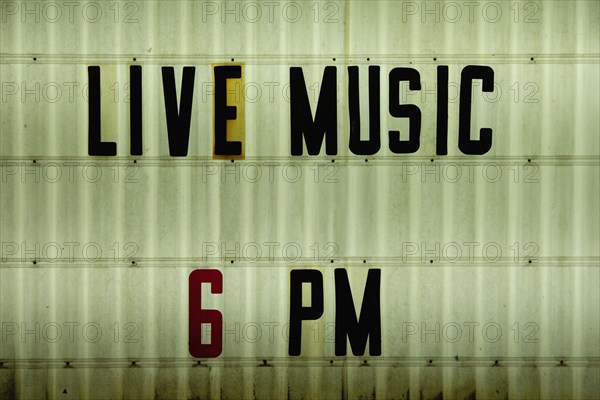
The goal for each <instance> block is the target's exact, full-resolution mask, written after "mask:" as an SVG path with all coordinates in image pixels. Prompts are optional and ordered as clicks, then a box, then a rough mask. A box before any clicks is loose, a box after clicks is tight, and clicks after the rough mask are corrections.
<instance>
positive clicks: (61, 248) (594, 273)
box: [0, 1, 600, 399]
mask: <svg viewBox="0 0 600 400" xmlns="http://www.w3.org/2000/svg"><path fill="white" fill-rule="evenodd" d="M1 6H2V16H1V17H2V23H1V28H0V29H1V30H0V42H1V45H0V52H1V54H2V58H1V60H0V71H1V79H0V80H1V82H2V93H1V96H2V98H1V100H0V101H1V102H0V107H1V108H0V113H1V117H2V118H1V126H0V129H1V134H0V140H1V146H0V158H1V162H2V170H1V177H0V185H1V186H0V187H1V190H0V204H1V213H0V218H1V221H0V235H1V238H0V239H1V240H0V242H1V251H2V253H1V260H0V261H1V262H0V320H1V323H2V326H1V332H0V333H1V350H0V363H1V364H0V397H2V398H23V399H30V398H49V399H57V398H60V399H67V398H98V399H105V398H190V399H193V398H235V399H237V398H378V399H379V398H382V399H387V398H394V399H396V398H398V399H408V398H412V399H415V398H427V399H428V398H442V397H443V398H450V399H452V398H457V399H462V398H484V399H488V398H498V399H505V398H510V399H523V398H545V399H555V398H566V399H570V398H578V399H579V398H589V399H591V398H596V397H597V395H598V392H599V391H600V370H599V367H600V365H599V363H600V290H599V287H600V274H599V272H600V269H599V266H600V200H599V198H600V196H598V194H599V192H600V120H599V115H600V113H599V111H600V90H599V89H600V87H599V86H600V85H599V79H600V71H599V62H600V44H599V37H600V31H599V29H600V28H599V26H600V24H599V17H600V6H599V3H598V2H596V1H576V2H567V1H547V2H529V1H514V2H489V1H484V2H436V1H426V2H402V1H377V2H372V1H329V2H324V1H314V2H308V1H306V2H305V1H301V2H300V1H298V2H260V1H259V2H237V1H228V2H191V1H142V2H112V1H111V2H108V1H106V2H105V1H100V2H52V3H46V2H35V1H25V2H8V1H3V2H2V3H1ZM228 62H234V63H243V64H244V74H245V75H244V86H243V87H241V88H239V89H240V90H239V91H238V92H237V93H236V94H235V95H238V96H240V97H241V99H242V100H243V101H244V104H245V159H244V160H236V161H235V162H234V163H231V162H230V161H229V160H213V95H212V89H213V88H212V84H213V74H212V65H213V64H220V63H228ZM472 64H476V65H488V66H491V67H492V68H493V70H494V74H495V78H494V81H495V88H494V92H492V93H484V92H481V86H480V85H476V86H475V87H474V89H473V121H472V131H475V130H476V129H479V128H480V127H484V126H489V127H492V128H493V144H492V148H491V150H490V151H489V152H488V153H486V154H483V155H478V156H468V155H464V154H462V153H461V152H460V151H459V149H458V147H457V144H456V143H457V140H458V139H457V137H458V136H457V126H458V115H459V101H458V98H459V88H460V84H461V80H460V77H461V70H462V69H463V67H464V66H466V65H472ZM96 65H97V66H100V67H101V74H102V75H101V79H102V81H101V85H102V121H101V123H102V134H103V138H105V139H106V140H113V141H116V142H117V146H118V154H117V156H116V157H91V156H89V155H88V153H87V150H88V137H87V134H88V132H87V130H88V106H89V103H88V89H87V88H86V85H87V82H88V75H87V74H88V72H87V71H88V70H87V67H88V66H96ZM130 65H141V66H142V67H143V111H142V119H143V126H144V128H143V135H144V136H143V143H144V147H143V149H144V154H143V155H140V156H130V155H129V123H130V121H129V107H130V103H129V101H130V99H129V95H130V92H129V86H128V82H129V68H128V67H129V66H130ZM354 65H356V66H359V67H360V79H361V81H360V94H361V97H360V107H361V117H362V121H361V127H362V130H363V136H366V132H367V127H368V126H369V125H368V122H369V118H368V113H367V109H368V97H367V93H368V85H367V70H368V66H369V65H378V66H380V67H381V110H382V112H381V138H382V140H381V150H380V151H379V152H378V153H376V154H375V155H372V156H357V155H353V154H352V152H351V151H350V150H349V148H348V138H349V133H348V132H349V129H350V122H349V117H348V92H347V87H348V84H347V82H348V72H347V71H348V70H347V67H348V66H354ZM438 65H448V68H449V81H450V85H449V93H448V95H449V110H448V115H449V119H448V126H449V135H448V156H437V155H436V142H435V139H436V137H435V129H436V124H437V120H436V106H437V94H436V88H437V86H436V85H437V81H436V80H437V78H436V68H437V66H438ZM163 66H173V67H174V71H175V77H176V82H177V86H178V93H179V92H180V85H181V80H182V69H183V67H184V66H195V68H196V71H195V83H194V98H193V105H192V122H191V129H190V144H189V154H188V156H187V157H181V158H173V157H170V156H169V147H168V139H167V133H166V131H167V124H166V119H165V111H164V110H165V104H164V98H163V82H162V78H161V67H163ZM325 66H335V67H337V84H338V86H339V90H338V108H337V114H338V154H337V155H336V156H326V155H325V151H324V150H323V151H322V152H321V155H320V156H316V157H308V156H303V157H293V156H291V155H290V91H289V82H290V67H302V68H303V71H304V76H305V80H306V86H307V92H308V95H309V99H310V101H311V106H312V107H313V111H314V109H315V107H316V104H317V99H318V93H319V90H320V87H321V86H320V84H321V80H322V78H323V69H324V67H325ZM395 67H410V68H415V69H416V70H418V71H419V73H420V80H421V82H422V83H421V86H422V90H421V91H420V92H411V91H408V88H407V86H402V87H401V90H400V96H401V101H402V102H404V103H413V104H416V105H418V106H419V107H420V109H421V115H422V128H421V147H420V149H419V151H418V152H416V153H414V154H407V155H398V154H393V153H392V152H391V151H390V149H389V147H388V136H387V131H388V130H400V131H401V132H403V133H402V135H403V136H402V137H403V138H405V136H406V137H407V133H406V132H407V131H408V123H407V122H406V121H405V120H399V119H397V118H392V117H391V116H390V115H389V113H388V109H389V99H388V74H389V72H390V71H391V70H392V69H393V68H395ZM197 268H214V269H219V270H220V271H221V272H222V273H223V286H224V287H223V294H220V295H219V294H215V295H207V296H206V297H205V298H203V306H205V307H209V308H213V307H214V308H216V309H218V310H220V311H221V312H222V313H223V321H224V324H225V325H224V329H225V330H224V344H223V353H222V355H221V356H220V357H218V358H215V359H202V360H201V361H200V362H199V361H198V360H197V359H196V358H194V357H192V356H191V355H190V354H189V352H188V341H189V338H188V325H189V322H188V298H189V293H188V277H189V275H190V273H191V272H192V271H193V270H195V269H197ZM335 268H346V269H347V271H348V275H349V280H350V283H351V287H352V291H353V295H354V304H355V307H356V308H357V309H358V308H359V307H360V305H361V302H362V298H363V295H362V292H363V288H364V285H365V279H366V276H367V270H368V269H369V268H380V269H381V277H382V281H381V296H380V298H381V315H382V354H381V355H380V356H370V355H369V354H368V351H367V353H366V354H365V355H364V356H353V355H348V356H345V357H343V356H335V351H334V342H333V338H334V337H335V335H334V329H335V328H334V324H333V323H334V321H335V285H334V269H335ZM293 269H318V270H320V271H321V272H322V273H323V282H324V313H323V316H322V317H321V318H319V319H317V320H315V321H306V322H304V323H303V336H302V355H301V356H299V357H291V356H289V355H288V345H289V342H288V330H289V326H288V325H289V318H290V316H289V312H290V311H289V306H290V304H289V297H290V271H291V270H293ZM203 292H206V293H208V291H207V290H205V289H203ZM348 352H349V354H352V353H351V351H350V348H349V347H348Z"/></svg>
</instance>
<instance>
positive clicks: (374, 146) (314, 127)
mask: <svg viewBox="0 0 600 400" xmlns="http://www.w3.org/2000/svg"><path fill="white" fill-rule="evenodd" d="M448 70H449V68H448V66H444V65H440V66H438V67H437V99H438V101H437V110H436V131H435V142H436V154H437V155H447V154H448V143H447V142H448V87H449V83H448ZM195 71H196V69H195V67H193V66H186V67H183V73H182V82H181V90H180V96H179V101H178V99H177V87H176V82H175V71H174V68H173V67H162V69H161V72H162V85H163V95H164V105H165V114H166V125H167V132H166V134H167V137H168V147H169V154H170V156H172V157H185V156H187V155H188V147H189V137H190V126H191V120H192V118H191V117H192V103H193V97H194V78H195ZM337 72H338V71H337V67H335V66H327V67H325V69H324V72H323V78H322V83H321V90H320V93H319V98H318V102H317V105H316V110H315V112H314V117H313V112H312V110H311V105H310V102H309V96H308V93H307V89H306V83H305V80H304V74H303V71H302V68H300V67H291V68H290V144H291V146H290V154H291V155H292V156H302V155H303V152H304V146H303V144H306V149H307V152H308V154H309V155H311V156H317V155H319V153H320V152H321V148H322V147H323V142H325V153H326V154H327V155H330V156H331V155H337V154H338V132H337V131H338V111H337ZM129 75H130V91H131V92H130V110H129V112H130V127H129V129H130V131H129V136H130V148H129V153H130V155H135V156H141V155H143V146H142V142H143V118H142V109H143V104H142V66H140V65H131V66H130V67H129ZM213 75H214V105H213V126H214V130H213V140H214V149H213V157H215V158H221V159H223V158H228V157H231V158H232V159H233V158H236V157H240V156H241V157H242V158H243V154H244V153H243V147H244V143H242V142H241V141H239V140H235V141H234V140H228V135H227V121H228V120H236V119H237V118H238V115H237V114H238V113H237V107H235V106H232V105H229V104H228V102H227V94H228V89H227V81H228V80H230V79H239V78H241V77H242V66H241V65H216V66H213ZM88 78H89V130H88V138H89V142H88V154H89V155H90V156H116V155H117V143H116V142H106V141H103V140H102V131H101V124H100V121H101V105H100V104H101V102H100V67H99V66H90V67H88ZM474 80H481V81H482V91H483V92H493V91H494V70H493V69H492V68H491V67H489V66H479V65H468V66H465V67H464V68H463V69H462V71H461V84H460V108H459V116H458V117H459V118H458V149H459V150H460V151H461V152H462V153H463V154H467V155H482V154H485V153H487V152H488V151H489V150H490V149H491V147H492V129H491V128H480V129H479V135H471V106H472V102H471V100H472V92H473V81H474ZM401 82H408V84H409V88H410V90H421V80H420V73H419V71H418V70H416V69H414V68H393V69H392V70H391V71H390V72H389V86H388V93H389V110H388V111H389V114H390V116H392V117H394V118H407V119H408V121H409V135H408V140H401V138H400V132H399V131H394V130H390V131H389V132H388V139H389V149H390V151H391V152H392V153H394V154H410V153H415V152H417V151H418V150H419V147H420V143H421V124H422V123H421V120H422V116H421V110H420V109H419V107H418V106H417V105H415V104H400V83H401ZM368 87H369V89H368V99H369V110H368V113H369V135H368V139H366V140H363V139H361V133H360V115H361V112H360V106H359V104H360V101H359V67H358V66H349V67H348V85H347V90H348V110H349V121H350V124H349V126H350V128H349V131H350V132H349V143H348V147H349V149H350V151H351V152H352V153H353V154H356V155H374V154H376V153H377V152H379V150H380V149H381V132H380V122H381V121H380V119H381V110H380V108H381V107H380V102H381V101H380V90H381V68H380V67H379V66H369V68H368ZM239 122H240V123H241V124H242V126H243V125H244V121H239ZM472 136H473V137H472ZM477 136H478V137H477Z"/></svg>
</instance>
